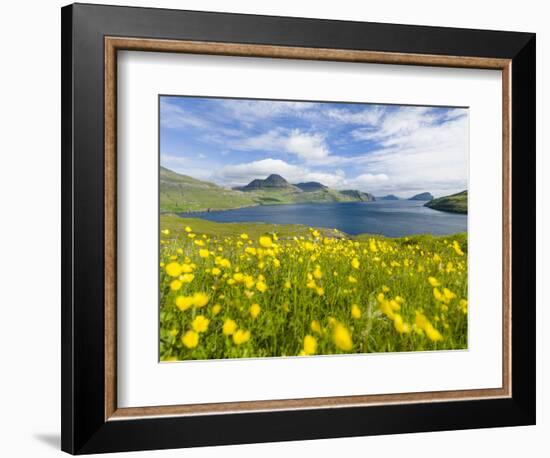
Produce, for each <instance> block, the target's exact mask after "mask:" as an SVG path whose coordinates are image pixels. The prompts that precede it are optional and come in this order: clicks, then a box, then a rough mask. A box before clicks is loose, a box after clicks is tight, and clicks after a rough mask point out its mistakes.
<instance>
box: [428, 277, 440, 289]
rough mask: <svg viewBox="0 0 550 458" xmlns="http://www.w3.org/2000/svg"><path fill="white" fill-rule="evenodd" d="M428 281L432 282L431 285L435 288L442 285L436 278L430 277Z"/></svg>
mask: <svg viewBox="0 0 550 458" xmlns="http://www.w3.org/2000/svg"><path fill="white" fill-rule="evenodd" d="M428 281H429V282H430V285H432V286H433V287H434V288H435V287H436V286H440V285H441V283H439V281H438V280H437V278H435V277H428Z"/></svg>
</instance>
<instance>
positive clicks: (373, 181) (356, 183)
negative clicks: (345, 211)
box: [346, 173, 390, 190]
mask: <svg viewBox="0 0 550 458" xmlns="http://www.w3.org/2000/svg"><path fill="white" fill-rule="evenodd" d="M389 179H390V178H389V177H388V175H386V174H385V173H377V174H373V173H363V174H361V175H359V176H357V177H355V178H352V179H350V180H347V182H346V184H347V186H349V187H352V188H359V189H360V190H369V189H371V188H372V187H373V186H378V185H380V184H385V183H387V182H388V181H389Z"/></svg>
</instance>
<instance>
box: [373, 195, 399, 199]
mask: <svg viewBox="0 0 550 458" xmlns="http://www.w3.org/2000/svg"><path fill="white" fill-rule="evenodd" d="M376 200H399V197H397V196H396V195H394V194H388V195H387V196H382V197H376Z"/></svg>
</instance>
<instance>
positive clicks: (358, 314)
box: [351, 304, 361, 320]
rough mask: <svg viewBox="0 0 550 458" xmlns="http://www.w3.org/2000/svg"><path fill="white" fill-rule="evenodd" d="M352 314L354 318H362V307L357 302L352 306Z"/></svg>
mask: <svg viewBox="0 0 550 458" xmlns="http://www.w3.org/2000/svg"><path fill="white" fill-rule="evenodd" d="M351 316H352V317H353V318H355V319H356V320H358V319H359V318H361V309H360V308H359V306H358V305H357V304H353V305H352V306H351Z"/></svg>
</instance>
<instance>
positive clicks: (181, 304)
mask: <svg viewBox="0 0 550 458" xmlns="http://www.w3.org/2000/svg"><path fill="white" fill-rule="evenodd" d="M192 305H193V297H192V296H178V297H176V306H177V307H178V308H179V309H180V310H181V311H182V312H185V311H186V310H187V309H188V308H189V307H191V306H192Z"/></svg>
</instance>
